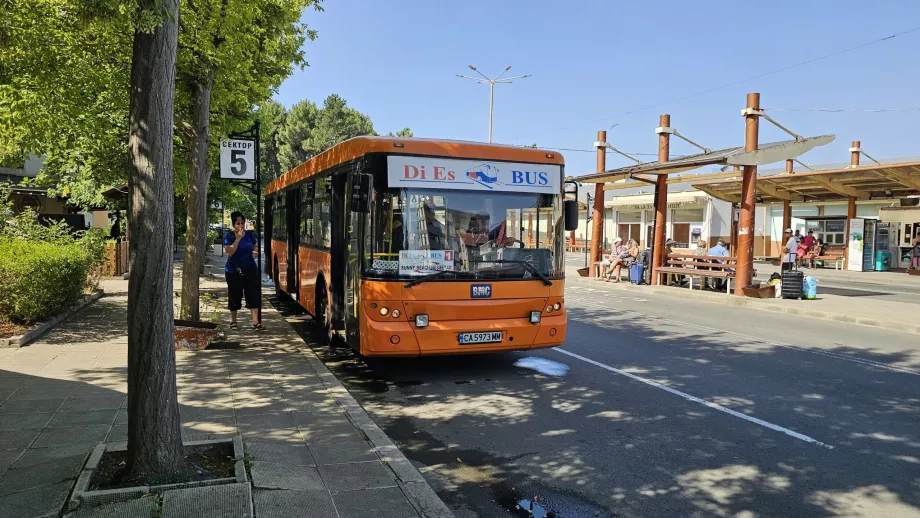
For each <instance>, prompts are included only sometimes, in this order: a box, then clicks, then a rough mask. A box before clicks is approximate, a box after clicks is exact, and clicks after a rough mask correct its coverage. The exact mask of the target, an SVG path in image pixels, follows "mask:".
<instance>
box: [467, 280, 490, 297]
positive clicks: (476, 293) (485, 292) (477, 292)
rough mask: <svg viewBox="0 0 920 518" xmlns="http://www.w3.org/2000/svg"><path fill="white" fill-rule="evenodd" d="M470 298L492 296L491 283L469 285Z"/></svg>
mask: <svg viewBox="0 0 920 518" xmlns="http://www.w3.org/2000/svg"><path fill="white" fill-rule="evenodd" d="M470 298H471V299H490V298H492V285H491V284H473V285H472V286H470Z"/></svg>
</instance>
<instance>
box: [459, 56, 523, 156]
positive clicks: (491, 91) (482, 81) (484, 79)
mask: <svg viewBox="0 0 920 518" xmlns="http://www.w3.org/2000/svg"><path fill="white" fill-rule="evenodd" d="M469 67H470V70H472V71H473V72H476V73H477V74H479V75H480V76H482V78H479V77H470V76H464V75H460V74H457V77H462V78H463V79H472V80H473V81H476V82H477V83H479V84H486V83H489V143H490V144H491V143H492V108H493V106H494V105H495V84H496V83H504V84H510V83H513V82H514V80H515V79H524V78H527V77H530V74H525V75H522V76H514V77H506V78H505V79H502V78H501V77H502V76H503V75H505V72H507V71H509V70H511V66H510V65H509V66H507V67H505V69H504V70H503V71H502V73H501V74H498V76H496V77H495V78H494V79H489V78H488V77H486V75H485V74H483V73H482V72H480V71H479V70H478V69H477V68H476V67H474V66H473V65H469Z"/></svg>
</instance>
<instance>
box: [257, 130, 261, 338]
mask: <svg viewBox="0 0 920 518" xmlns="http://www.w3.org/2000/svg"><path fill="white" fill-rule="evenodd" d="M261 126H262V124H261V121H260V120H259V119H256V124H255V128H256V252H257V253H258V254H259V255H258V261H259V287H260V292H261V286H262V160H261V156H260V154H259V153H260V149H259V140H260V139H259V136H260V129H261ZM259 323H260V324H261V323H262V302H261V300H260V301H259Z"/></svg>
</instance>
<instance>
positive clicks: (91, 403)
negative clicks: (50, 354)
mask: <svg viewBox="0 0 920 518" xmlns="http://www.w3.org/2000/svg"><path fill="white" fill-rule="evenodd" d="M125 399H126V398H125V396H123V395H113V396H105V397H90V398H70V399H68V400H67V402H66V403H64V406H63V407H61V412H86V411H89V410H110V409H111V410H114V409H117V408H121V406H122V404H123V403H124V402H125ZM2 408H3V407H0V409H2Z"/></svg>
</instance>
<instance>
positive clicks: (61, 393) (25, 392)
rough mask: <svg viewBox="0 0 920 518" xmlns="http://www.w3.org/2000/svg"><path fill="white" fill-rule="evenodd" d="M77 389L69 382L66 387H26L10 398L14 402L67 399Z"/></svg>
mask: <svg viewBox="0 0 920 518" xmlns="http://www.w3.org/2000/svg"><path fill="white" fill-rule="evenodd" d="M75 388H76V384H74V383H71V382H68V383H67V385H66V386H54V387H29V386H25V387H22V388H21V389H19V391H17V392H16V393H15V394H13V397H12V398H10V399H11V400H12V401H23V400H33V399H59V398H65V397H67V396H69V395H70V393H71V392H73V390H74V389H75Z"/></svg>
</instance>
